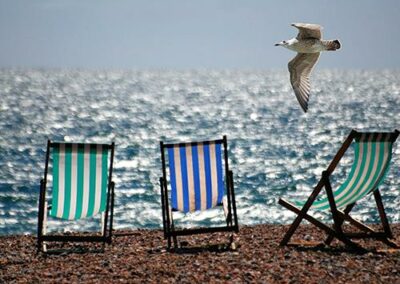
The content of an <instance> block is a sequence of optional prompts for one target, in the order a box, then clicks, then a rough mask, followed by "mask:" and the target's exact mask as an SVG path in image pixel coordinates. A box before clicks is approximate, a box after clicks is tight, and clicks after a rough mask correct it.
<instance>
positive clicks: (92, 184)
mask: <svg viewBox="0 0 400 284" xmlns="http://www.w3.org/2000/svg"><path fill="white" fill-rule="evenodd" d="M96 153H97V146H96V145H91V146H90V172H89V206H88V212H87V217H90V216H93V211H94V203H95V199H96Z"/></svg>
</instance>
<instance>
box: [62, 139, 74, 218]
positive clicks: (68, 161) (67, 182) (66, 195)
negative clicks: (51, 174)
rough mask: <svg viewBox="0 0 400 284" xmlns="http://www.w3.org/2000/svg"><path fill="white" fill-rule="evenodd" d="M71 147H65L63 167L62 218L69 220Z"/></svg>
mask: <svg viewBox="0 0 400 284" xmlns="http://www.w3.org/2000/svg"><path fill="white" fill-rule="evenodd" d="M71 153H72V146H71V145H65V166H64V171H65V172H64V173H65V174H64V176H65V178H64V186H65V189H64V206H63V208H64V210H63V215H62V218H64V219H68V218H69V211H70V207H71V167H72V155H71Z"/></svg>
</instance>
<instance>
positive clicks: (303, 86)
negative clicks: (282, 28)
mask: <svg viewBox="0 0 400 284" xmlns="http://www.w3.org/2000/svg"><path fill="white" fill-rule="evenodd" d="M292 26H293V27H296V28H297V29H298V30H299V33H298V35H297V36H296V37H295V38H292V39H289V40H284V41H281V42H279V43H277V44H275V46H283V47H286V48H287V49H290V50H293V51H296V52H297V55H296V56H295V57H294V58H293V59H292V60H291V61H290V62H289V64H288V68H289V72H290V83H291V84H292V87H293V90H294V93H295V95H296V97H297V100H298V101H299V103H300V106H301V108H302V109H303V111H304V112H307V109H308V99H309V97H310V89H311V85H310V74H311V71H312V69H313V67H314V66H315V64H316V63H317V61H318V58H319V54H320V52H321V51H325V50H337V49H339V48H340V46H341V44H340V42H339V40H337V39H336V40H323V39H321V38H322V33H321V30H322V27H321V26H320V25H316V24H303V23H294V24H292Z"/></svg>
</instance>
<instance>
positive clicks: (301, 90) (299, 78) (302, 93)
mask: <svg viewBox="0 0 400 284" xmlns="http://www.w3.org/2000/svg"><path fill="white" fill-rule="evenodd" d="M318 58H319V52H317V53H298V54H297V55H296V57H295V58H293V59H292V60H291V61H290V62H289V64H288V68H289V72H290V83H291V84H292V87H293V90H294V93H295V95H296V97H297V100H298V101H299V103H300V105H301V108H302V109H303V110H304V112H307V109H308V98H309V96H310V89H311V85H310V73H311V71H312V69H313V67H314V65H315V63H317V61H318Z"/></svg>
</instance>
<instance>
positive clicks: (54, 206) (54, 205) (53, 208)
mask: <svg viewBox="0 0 400 284" xmlns="http://www.w3.org/2000/svg"><path fill="white" fill-rule="evenodd" d="M59 162H60V148H59V146H54V147H53V194H52V195H53V196H52V202H51V205H52V206H51V215H52V216H56V215H57V208H58V191H59V186H58V182H59Z"/></svg>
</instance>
